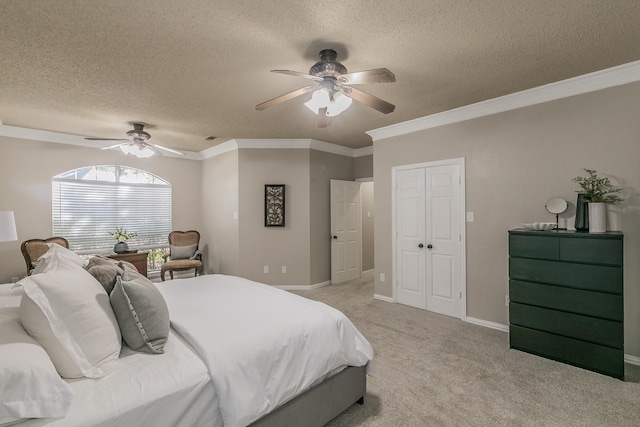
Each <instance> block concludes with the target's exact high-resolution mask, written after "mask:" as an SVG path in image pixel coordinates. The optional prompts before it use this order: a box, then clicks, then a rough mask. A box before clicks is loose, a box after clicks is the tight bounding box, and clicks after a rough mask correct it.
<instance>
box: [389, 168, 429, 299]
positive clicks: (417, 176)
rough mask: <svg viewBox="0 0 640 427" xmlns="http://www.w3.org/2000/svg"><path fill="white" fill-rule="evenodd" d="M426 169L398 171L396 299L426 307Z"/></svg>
mask: <svg viewBox="0 0 640 427" xmlns="http://www.w3.org/2000/svg"><path fill="white" fill-rule="evenodd" d="M424 177H425V170H424V168H420V169H409V170H403V171H398V173H397V174H396V212H397V215H396V234H397V240H396V251H397V265H396V274H397V280H398V281H397V283H398V287H397V292H396V298H397V301H398V302H399V303H401V304H406V305H410V306H412V307H417V308H421V309H423V310H426V308H427V294H426V286H425V272H426V271H425V256H424V251H423V249H421V248H420V245H421V244H422V245H423V246H424V242H425V221H424V216H425V188H424V185H425V178H424Z"/></svg>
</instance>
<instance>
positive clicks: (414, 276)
mask: <svg viewBox="0 0 640 427" xmlns="http://www.w3.org/2000/svg"><path fill="white" fill-rule="evenodd" d="M438 163H440V162H438ZM460 168H461V167H460V165H459V164H456V163H453V164H443V165H440V164H438V165H434V166H424V167H416V168H413V169H402V170H397V171H396V173H395V181H396V189H395V192H396V197H395V211H396V216H395V218H396V224H395V232H396V279H397V283H396V300H397V301H398V302H399V303H402V304H406V305H410V306H413V307H418V308H422V309H427V310H429V311H434V312H436V313H441V314H446V315H449V316H453V317H458V318H461V317H463V315H464V300H463V298H462V297H463V294H462V287H463V271H464V268H463V243H462V230H461V225H460V224H464V222H463V221H464V218H463V216H464V212H463V210H464V204H463V203H464V202H463V200H464V194H462V180H461V170H460Z"/></svg>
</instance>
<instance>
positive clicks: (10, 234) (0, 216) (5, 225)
mask: <svg viewBox="0 0 640 427" xmlns="http://www.w3.org/2000/svg"><path fill="white" fill-rule="evenodd" d="M14 240H18V233H17V232H16V221H15V219H14V217H13V211H0V242H12V241H14Z"/></svg>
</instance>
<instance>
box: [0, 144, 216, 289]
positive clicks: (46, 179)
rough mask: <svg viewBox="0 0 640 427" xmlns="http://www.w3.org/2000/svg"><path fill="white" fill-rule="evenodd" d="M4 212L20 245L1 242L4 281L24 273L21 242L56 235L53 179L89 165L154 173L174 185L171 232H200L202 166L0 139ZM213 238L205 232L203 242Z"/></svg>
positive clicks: (0, 271) (0, 278) (0, 273)
mask: <svg viewBox="0 0 640 427" xmlns="http://www.w3.org/2000/svg"><path fill="white" fill-rule="evenodd" d="M0 153H1V155H0V189H1V191H0V210H12V211H14V212H15V218H16V228H17V231H18V241H17V242H3V243H0V283H6V282H9V281H11V278H12V277H14V276H22V275H24V274H25V273H26V267H25V265H24V259H23V258H22V254H21V253H20V243H21V242H22V241H23V240H27V239H32V238H46V237H50V236H51V234H52V231H51V230H52V224H51V178H52V177H53V176H54V175H57V174H59V173H62V172H65V171H68V170H71V169H76V168H79V167H82V166H89V165H123V166H131V167H135V168H139V169H143V170H146V171H148V172H151V173H153V174H155V175H158V176H159V177H161V178H163V179H165V180H167V181H168V182H169V183H170V184H171V187H172V194H173V199H172V217H173V228H174V229H177V230H184V229H192V228H194V229H200V228H201V225H202V223H201V217H202V216H201V213H200V212H201V204H200V197H199V196H200V182H201V171H202V168H201V162H197V161H192V160H184V159H176V158H171V157H162V156H156V157H152V158H149V159H137V158H134V157H131V156H127V155H124V154H123V153H122V152H120V151H116V150H98V149H95V148H83V147H78V146H73V145H65V144H54V143H50V142H39V141H30V140H25V139H16V138H8V137H0ZM208 237H209V236H207V235H206V234H204V235H203V236H202V239H203V241H206V240H207V239H208Z"/></svg>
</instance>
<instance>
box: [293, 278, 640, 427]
mask: <svg viewBox="0 0 640 427" xmlns="http://www.w3.org/2000/svg"><path fill="white" fill-rule="evenodd" d="M372 279H373V278H372V275H371V274H369V275H367V276H365V277H363V278H362V279H359V280H355V281H352V282H348V283H345V284H340V285H331V286H326V287H323V288H320V289H316V290H312V291H300V292H296V293H297V294H300V295H303V296H305V297H307V298H311V299H315V300H318V301H322V302H324V303H326V304H328V305H330V306H332V307H335V308H337V309H339V310H340V311H342V312H343V313H345V314H346V315H347V316H348V317H349V319H351V321H352V322H353V323H354V324H355V326H356V327H357V328H358V329H359V330H360V332H362V334H363V335H364V336H365V337H366V338H367V339H368V340H369V342H370V343H371V345H372V346H373V348H374V351H375V358H374V365H373V375H372V376H370V377H369V378H368V379H367V394H366V396H365V403H364V405H357V404H356V405H354V406H352V407H351V408H349V409H348V410H346V411H345V412H344V413H343V414H341V415H340V416H338V417H337V418H336V419H335V420H333V421H332V422H331V423H329V424H328V426H330V427H346V426H349V427H351V426H371V427H391V426H639V425H640V367H638V366H632V365H629V364H627V365H626V367H625V374H626V379H627V381H624V382H623V381H620V380H617V379H614V378H610V377H607V376H604V375H600V374H597V373H594V372H591V371H587V370H584V369H580V368H576V367H573V366H570V365H566V364H563V363H559V362H555V361H552V360H548V359H545V358H542V357H537V356H533V355H530V354H528V353H524V352H520V351H517V350H511V349H509V338H508V334H507V333H505V332H501V331H497V330H493V329H488V328H485V327H482V326H477V325H473V324H470V323H466V322H463V321H461V320H458V319H454V318H451V317H447V316H442V315H438V314H434V313H430V312H427V311H423V310H419V309H414V308H411V307H407V306H403V305H400V304H390V303H386V302H382V301H378V300H374V299H373V292H374V290H373V280H372Z"/></svg>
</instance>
